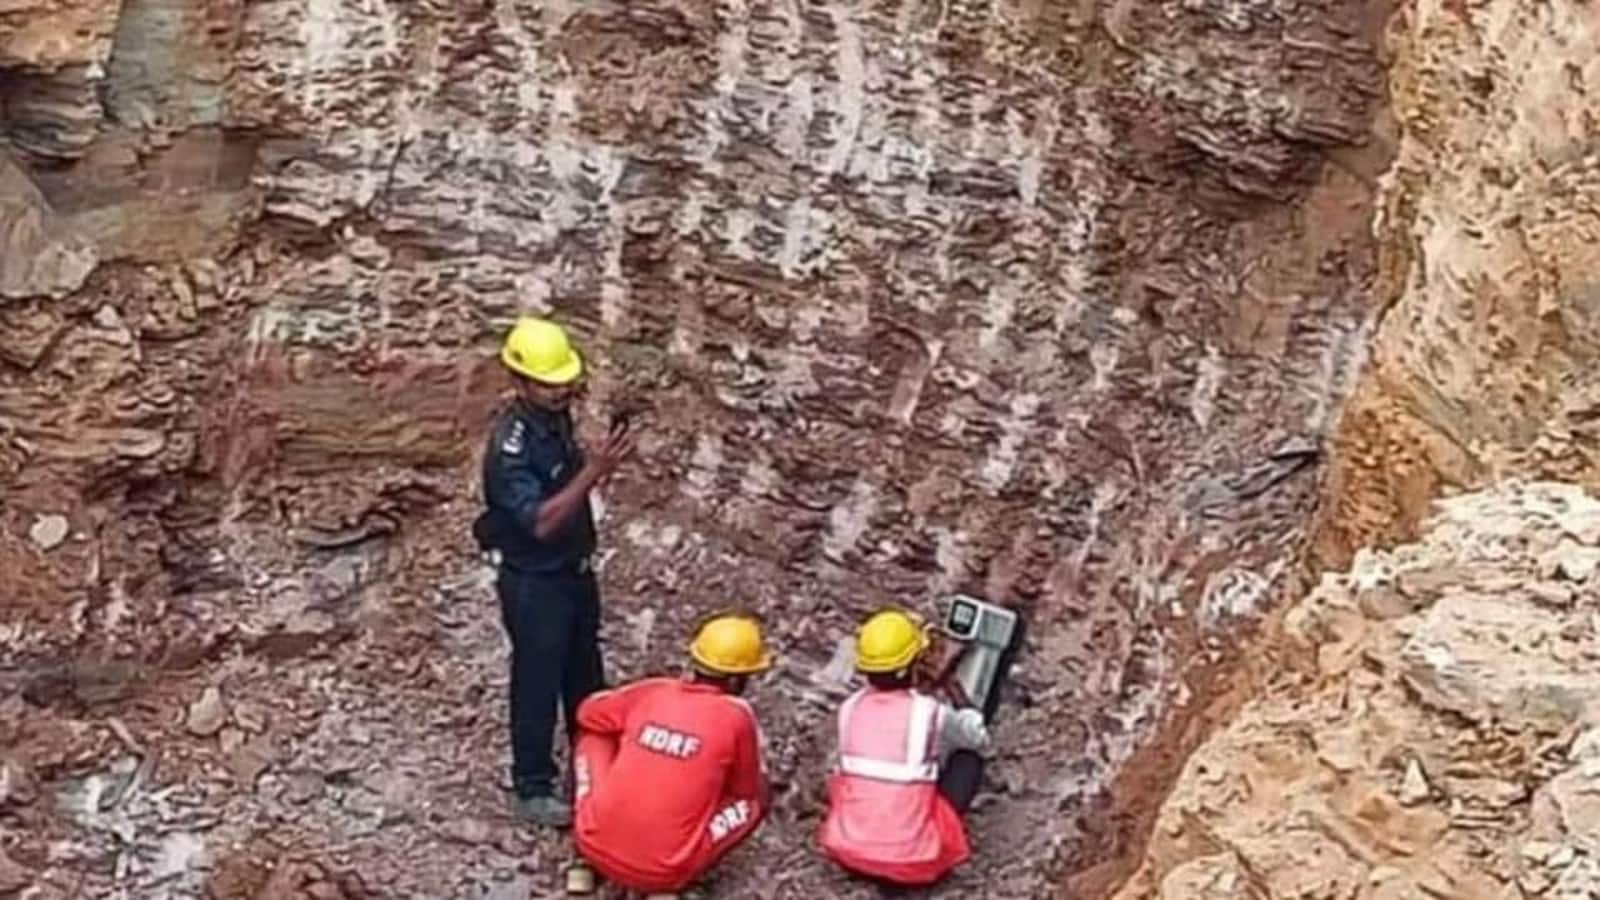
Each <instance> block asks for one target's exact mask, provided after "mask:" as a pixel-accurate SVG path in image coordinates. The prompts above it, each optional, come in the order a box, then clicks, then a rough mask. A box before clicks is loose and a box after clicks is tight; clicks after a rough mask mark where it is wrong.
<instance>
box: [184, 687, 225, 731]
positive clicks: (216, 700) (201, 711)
mask: <svg viewBox="0 0 1600 900" xmlns="http://www.w3.org/2000/svg"><path fill="white" fill-rule="evenodd" d="M227 721H228V707H227V705H226V704H225V703H224V702H223V699H222V691H220V690H218V689H217V688H216V687H215V686H211V687H207V688H206V689H205V691H203V692H202V693H201V694H200V697H199V699H197V700H195V701H194V703H192V704H190V706H189V718H188V722H187V725H188V727H189V731H190V733H192V734H196V735H199V736H201V737H210V736H211V735H214V734H216V733H217V732H218V731H220V730H221V729H222V725H223V723H225V722H227Z"/></svg>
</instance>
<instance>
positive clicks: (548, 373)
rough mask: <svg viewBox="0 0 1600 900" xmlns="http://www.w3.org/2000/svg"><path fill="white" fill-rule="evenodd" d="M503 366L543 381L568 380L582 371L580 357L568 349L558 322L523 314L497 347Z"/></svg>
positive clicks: (557, 382)
mask: <svg viewBox="0 0 1600 900" xmlns="http://www.w3.org/2000/svg"><path fill="white" fill-rule="evenodd" d="M500 361H501V362H503V363H505V364H506V368H508V369H510V370H511V371H513V372H516V373H518V374H520V375H525V376H527V377H528V378H532V379H533V380H534V381H538V382H542V383H544V384H571V383H572V382H574V381H576V380H577V379H578V376H579V375H582V374H583V358H582V357H580V356H579V355H578V351H576V350H574V349H572V344H571V342H569V341H568V340H567V333H566V331H564V330H562V328H561V326H560V325H557V324H556V323H554V322H552V321H550V320H548V319H537V318H534V317H533V316H523V317H522V318H520V319H518V320H517V324H516V325H513V326H512V328H511V333H510V334H507V335H506V342H505V346H503V347H501V348H500Z"/></svg>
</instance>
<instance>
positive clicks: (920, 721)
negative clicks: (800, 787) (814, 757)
mask: <svg viewBox="0 0 1600 900" xmlns="http://www.w3.org/2000/svg"><path fill="white" fill-rule="evenodd" d="M858 696H859V695H858ZM855 699H856V698H855V697H852V698H851V701H854V700H855ZM909 706H910V712H909V721H908V722H907V723H906V746H905V757H904V761H893V760H886V759H873V758H872V757H869V756H856V755H852V754H840V756H839V771H840V772H843V773H844V774H846V775H853V776H856V777H858V778H871V779H873V780H875V781H890V782H895V783H897V784H916V783H919V782H927V781H938V780H939V764H938V763H937V762H935V761H931V760H930V757H931V756H932V755H933V730H934V726H935V725H936V724H937V721H936V720H937V718H938V714H939V704H938V701H936V700H934V699H933V698H932V697H924V696H922V695H921V694H912V695H911V703H910V704H909ZM846 707H847V708H848V711H849V713H854V712H855V703H854V702H847V703H846Z"/></svg>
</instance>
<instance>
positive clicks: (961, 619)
mask: <svg viewBox="0 0 1600 900" xmlns="http://www.w3.org/2000/svg"><path fill="white" fill-rule="evenodd" d="M977 623H978V608H977V607H976V606H973V605H972V604H971V603H968V602H966V601H965V600H957V601H956V602H955V603H954V604H953V605H951V607H950V630H951V631H954V632H955V633H957V634H967V633H968V632H970V631H972V627H973V626H974V625H976V624H977Z"/></svg>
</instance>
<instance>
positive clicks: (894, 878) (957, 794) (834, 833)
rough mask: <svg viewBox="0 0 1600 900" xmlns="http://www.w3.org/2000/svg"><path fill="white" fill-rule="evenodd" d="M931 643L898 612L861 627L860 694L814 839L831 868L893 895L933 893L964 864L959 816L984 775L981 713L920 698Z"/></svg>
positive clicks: (843, 731)
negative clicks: (928, 889) (910, 890)
mask: <svg viewBox="0 0 1600 900" xmlns="http://www.w3.org/2000/svg"><path fill="white" fill-rule="evenodd" d="M929 643H930V641H929V637H928V632H927V629H926V628H924V626H923V624H922V622H921V620H920V619H918V618H917V617H915V616H914V615H912V614H910V613H907V612H905V611H902V610H898V609H890V610H885V611H882V612H879V613H877V614H875V615H873V616H872V617H871V618H869V619H867V621H866V622H865V623H864V624H863V625H862V626H861V630H860V632H859V633H858V634H857V636H856V669H857V671H860V672H862V673H864V674H865V675H866V676H867V687H865V688H863V689H862V690H860V691H857V692H856V693H855V694H853V695H852V696H851V697H850V699H848V700H846V701H845V702H844V706H843V707H841V708H840V710H839V756H838V763H837V767H836V769H835V770H834V772H833V773H832V774H831V775H830V777H829V782H828V812H827V815H826V816H825V817H824V819H823V822H822V826H821V829H820V830H819V833H818V842H819V843H820V844H821V846H822V851H823V853H825V854H826V855H827V856H828V858H830V859H832V860H833V861H834V862H835V863H837V864H839V865H840V866H842V867H844V868H845V869H847V870H849V871H851V872H854V873H856V874H858V875H863V876H866V877H869V878H873V879H877V880H880V881H887V882H891V883H893V884H897V885H907V886H919V885H928V884H932V883H934V882H936V881H939V880H940V879H942V878H944V877H945V875H947V874H949V872H950V870H951V869H953V868H955V867H956V866H958V865H960V864H961V863H963V862H965V861H966V860H967V859H968V858H969V857H971V855H972V848H971V846H970V845H969V844H968V843H967V833H966V829H965V828H964V827H963V826H962V823H961V815H962V813H964V812H965V811H966V810H967V808H968V807H969V806H970V805H971V803H972V799H973V797H974V796H975V795H976V794H977V789H978V782H979V780H980V778H981V774H982V758H981V757H980V756H978V755H977V753H976V752H975V751H979V750H983V749H986V748H987V747H988V746H989V732H988V728H987V727H986V726H985V724H984V714H983V713H982V712H979V711H978V710H976V709H971V708H960V709H958V708H957V707H956V706H954V705H953V704H951V703H949V702H947V701H945V700H941V699H938V698H936V697H934V696H931V695H929V694H926V693H923V692H922V691H920V690H918V688H917V684H916V677H915V676H916V672H915V670H916V668H917V663H918V661H919V660H921V659H922V658H923V656H924V655H925V652H926V651H927V649H928V646H929ZM991 709H992V707H991ZM951 754H956V755H957V758H955V759H951V758H950V757H951ZM947 763H949V765H946V764H947ZM941 775H943V777H941Z"/></svg>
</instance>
